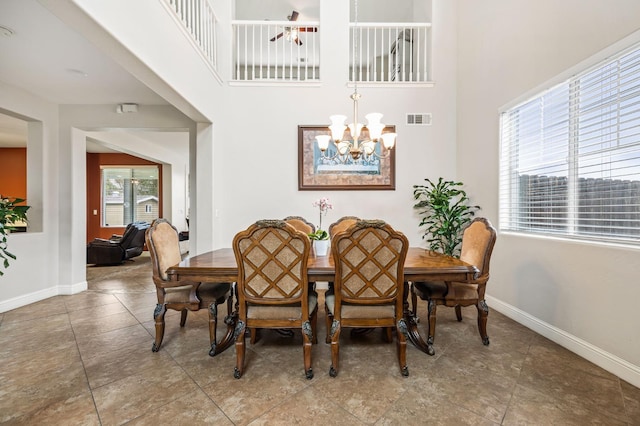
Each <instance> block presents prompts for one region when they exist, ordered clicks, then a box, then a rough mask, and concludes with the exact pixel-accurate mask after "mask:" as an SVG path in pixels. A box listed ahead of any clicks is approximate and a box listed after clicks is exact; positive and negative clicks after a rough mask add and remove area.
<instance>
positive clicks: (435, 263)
mask: <svg viewBox="0 0 640 426" xmlns="http://www.w3.org/2000/svg"><path fill="white" fill-rule="evenodd" d="M477 274H478V269H477V268H476V267H475V266H473V265H471V264H469V263H466V262H464V261H462V260H460V259H458V258H456V257H452V256H447V255H444V254H442V253H437V252H434V251H430V250H427V249H424V248H421V247H410V248H409V249H408V252H407V257H406V259H405V262H404V299H405V300H404V306H405V309H404V317H405V321H406V323H407V337H408V340H409V341H410V342H411V343H412V344H413V345H414V346H415V347H416V348H418V349H419V350H421V351H423V352H425V353H427V354H429V355H433V354H434V353H435V352H434V349H433V345H431V344H429V343H428V342H426V341H425V340H424V339H423V338H422V336H421V335H420V333H419V331H418V326H417V323H418V318H416V315H414V313H413V312H412V311H411V310H410V309H409V303H408V293H409V285H410V283H411V282H416V281H445V282H446V281H449V282H470V281H472V280H474V279H475V278H476V275H477ZM167 275H168V276H169V278H170V279H171V280H176V281H182V280H189V281H196V282H211V283H235V282H236V281H237V279H238V265H237V263H236V258H235V255H234V253H233V249H231V248H220V249H216V250H212V251H208V252H205V253H202V254H198V255H196V256H193V257H189V258H186V259H184V260H183V261H181V262H180V263H178V264H176V265H174V266H171V267H169V268H168V269H167ZM307 275H308V280H309V282H316V283H317V282H323V281H326V282H333V281H334V278H335V264H334V262H333V257H332V256H331V253H330V252H329V254H328V255H326V256H317V255H316V254H315V252H314V250H311V253H310V255H309V260H308V263H307ZM233 291H234V290H233V286H232V294H231V297H233ZM237 315H238V314H237V308H236V309H235V310H234V312H233V313H232V314H231V315H228V316H227V317H226V318H225V320H224V322H225V324H226V325H227V332H226V334H225V336H224V337H223V338H222V339H221V340H220V342H219V343H216V349H215V351H214V353H213V354H212V356H215V355H217V354H219V353H221V352H223V351H224V350H226V349H227V348H229V347H230V346H231V345H232V344H233V342H234V340H235V337H236V336H237V333H238V330H236V325H237Z"/></svg>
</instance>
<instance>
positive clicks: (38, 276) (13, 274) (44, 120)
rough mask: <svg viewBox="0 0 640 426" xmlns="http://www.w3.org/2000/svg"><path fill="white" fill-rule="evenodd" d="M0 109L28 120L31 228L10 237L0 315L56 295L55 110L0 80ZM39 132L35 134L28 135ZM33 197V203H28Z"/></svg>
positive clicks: (1, 285)
mask: <svg viewBox="0 0 640 426" xmlns="http://www.w3.org/2000/svg"><path fill="white" fill-rule="evenodd" d="M0 109H3V110H6V111H10V112H11V113H13V114H19V115H20V116H21V118H23V119H25V120H28V121H30V124H29V132H30V135H29V141H28V146H27V163H28V167H29V168H30V170H31V171H32V173H31V172H30V181H29V182H28V188H27V198H28V199H27V202H29V204H30V205H33V207H32V210H33V211H31V210H30V211H29V217H30V218H31V219H32V220H34V222H35V223H34V226H33V227H32V228H31V227H30V231H29V232H27V233H15V234H11V235H10V236H9V237H8V248H9V250H10V251H11V252H12V253H13V254H15V255H16V256H17V259H16V260H12V261H11V262H10V266H9V268H8V269H4V268H3V272H4V276H2V277H0V312H4V311H6V310H9V309H13V308H16V307H19V306H23V305H26V304H29V303H32V302H35V301H38V300H42V299H45V298H47V297H51V296H54V295H56V294H58V284H59V282H58V271H59V260H60V258H59V253H58V242H59V235H58V205H59V199H58V195H57V194H58V193H59V185H58V170H59V168H58V161H57V157H58V151H59V149H58V107H57V106H56V105H53V104H51V103H49V102H46V101H44V100H43V99H40V98H38V97H37V96H34V95H33V94H31V93H28V92H25V91H24V90H21V89H18V88H15V87H13V86H10V85H7V84H5V83H2V82H0ZM32 132H33V133H37V134H32ZM31 197H33V201H29V199H30V198H31Z"/></svg>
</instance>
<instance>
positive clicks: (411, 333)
mask: <svg viewBox="0 0 640 426" xmlns="http://www.w3.org/2000/svg"><path fill="white" fill-rule="evenodd" d="M404 319H405V321H406V323H407V337H408V338H409V341H410V342H411V343H412V344H413V346H415V347H416V348H418V349H419V350H421V351H422V352H424V353H426V354H427V355H435V353H436V352H435V351H434V350H433V344H431V343H429V342H425V341H424V339H423V338H422V336H420V332H419V331H418V323H417V321H416V318H415V316H414V314H413V312H411V310H410V309H409V283H408V282H405V283H404Z"/></svg>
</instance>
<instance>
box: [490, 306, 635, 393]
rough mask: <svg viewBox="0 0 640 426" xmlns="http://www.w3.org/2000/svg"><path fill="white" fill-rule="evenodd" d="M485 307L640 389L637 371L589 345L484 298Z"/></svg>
mask: <svg viewBox="0 0 640 426" xmlns="http://www.w3.org/2000/svg"><path fill="white" fill-rule="evenodd" d="M486 300H487V303H488V305H489V307H490V308H491V309H495V310H496V311H498V312H500V313H501V314H503V315H505V316H507V317H509V318H511V319H512V320H514V321H516V322H518V323H520V324H522V325H524V326H525V327H527V328H530V329H531V330H533V331H535V332H536V333H538V334H540V335H542V336H544V337H546V338H547V339H549V340H552V341H553V342H555V343H557V344H559V345H560V346H562V347H564V348H566V349H568V350H570V351H571V352H574V353H575V354H577V355H580V356H581V357H583V358H585V359H587V360H589V361H591V362H593V363H594V364H596V365H597V366H599V367H601V368H604V369H605V370H607V371H608V372H610V373H612V374H615V375H616V376H618V377H620V378H621V379H622V380H624V381H626V382H629V383H631V384H632V385H634V386H636V387H640V367H639V366H637V365H634V364H631V363H630V362H628V361H625V360H624V359H622V358H619V357H617V356H615V355H613V354H611V353H609V352H607V351H604V350H602V349H600V348H598V347H597V346H594V345H592V344H591V343H589V342H586V341H584V340H582V339H580V338H578V337H576V336H574V335H572V334H569V333H567V332H566V331H564V330H561V329H559V328H557V327H554V326H553V325H551V324H548V323H546V322H544V321H542V320H540V319H538V318H536V317H534V316H532V315H530V314H528V313H526V312H524V311H522V310H520V309H518V308H516V307H515V306H512V305H509V304H508V303H504V302H502V301H501V300H498V299H496V298H495V297H491V296H486Z"/></svg>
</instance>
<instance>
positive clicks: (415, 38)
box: [349, 22, 431, 84]
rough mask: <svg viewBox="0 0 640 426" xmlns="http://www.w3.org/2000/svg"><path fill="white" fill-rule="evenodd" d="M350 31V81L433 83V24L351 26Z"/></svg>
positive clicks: (363, 24)
mask: <svg viewBox="0 0 640 426" xmlns="http://www.w3.org/2000/svg"><path fill="white" fill-rule="evenodd" d="M350 29H351V31H350V34H351V36H350V46H351V51H350V54H349V56H350V61H351V64H352V66H351V69H350V72H349V80H350V81H352V82H353V81H357V82H364V83H370V82H376V83H393V84H402V83H426V82H428V81H429V77H430V76H429V67H430V56H431V55H430V30H431V24H428V23H424V24H417V23H370V22H368V23H362V24H361V23H359V24H354V23H351V24H350Z"/></svg>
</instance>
